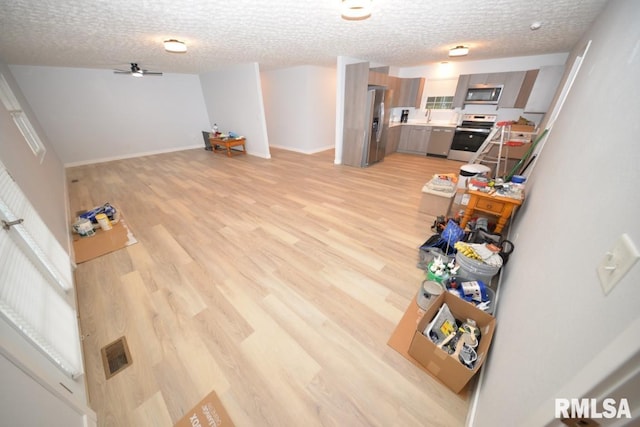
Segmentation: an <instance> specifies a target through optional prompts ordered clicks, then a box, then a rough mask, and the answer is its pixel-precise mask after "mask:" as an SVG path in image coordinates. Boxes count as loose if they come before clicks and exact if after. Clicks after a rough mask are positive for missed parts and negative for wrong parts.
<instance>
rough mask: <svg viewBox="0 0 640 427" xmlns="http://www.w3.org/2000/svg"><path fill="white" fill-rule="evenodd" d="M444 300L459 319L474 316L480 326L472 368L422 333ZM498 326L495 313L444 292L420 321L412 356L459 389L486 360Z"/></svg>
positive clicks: (438, 376)
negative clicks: (492, 314) (488, 312)
mask: <svg viewBox="0 0 640 427" xmlns="http://www.w3.org/2000/svg"><path fill="white" fill-rule="evenodd" d="M444 303H446V304H447V305H448V306H449V309H450V310H451V313H452V314H453V316H454V317H455V318H456V320H458V321H461V322H464V321H466V320H467V319H472V320H475V322H476V324H477V326H478V327H479V328H480V332H481V335H480V342H479V343H478V347H477V348H476V352H477V353H478V360H476V363H475V365H474V367H473V369H469V368H467V367H466V366H464V365H463V364H462V363H460V361H459V360H457V359H456V358H454V357H452V356H450V355H449V354H448V353H447V352H446V351H444V350H442V349H440V348H438V347H437V346H436V345H435V344H434V343H433V342H432V341H431V340H430V339H429V338H428V337H426V336H424V335H423V334H422V332H423V331H424V330H425V328H426V327H427V325H428V324H429V322H431V320H433V318H434V317H435V315H436V314H437V312H438V310H439V309H440V307H441V306H442V305H443V304H444ZM495 327H496V319H495V318H494V317H493V316H491V315H489V314H487V313H485V312H484V311H482V310H480V309H478V308H476V307H475V306H474V305H473V304H471V303H468V302H466V301H464V300H463V299H461V298H458V297H457V296H455V295H453V294H451V293H449V292H445V293H443V294H442V295H440V296H438V298H437V299H436V300H435V301H434V302H433V303H432V304H431V306H430V307H429V309H428V310H427V311H426V312H425V314H424V316H423V317H422V319H421V320H420V322H419V323H418V327H417V329H416V331H415V332H414V334H413V338H412V340H411V345H410V346H409V356H411V357H413V358H414V359H415V360H416V361H417V362H418V363H420V364H421V365H422V366H424V367H425V368H426V369H427V370H428V371H429V372H430V373H431V374H432V375H433V376H434V377H436V378H438V379H439V380H440V381H441V382H442V383H444V385H446V386H447V387H449V388H450V389H451V390H452V391H453V392H455V393H460V391H461V390H462V389H463V388H464V386H465V385H467V383H468V382H469V380H471V378H473V376H474V375H475V374H476V373H477V372H478V371H479V370H480V367H481V366H482V364H483V363H484V361H485V360H486V358H487V353H488V351H489V347H490V345H491V339H492V338H493V332H494V330H495Z"/></svg>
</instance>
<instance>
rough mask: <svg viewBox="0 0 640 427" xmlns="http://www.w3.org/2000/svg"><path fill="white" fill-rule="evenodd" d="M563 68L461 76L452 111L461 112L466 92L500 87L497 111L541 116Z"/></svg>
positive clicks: (545, 109) (553, 92) (554, 67)
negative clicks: (481, 86) (515, 110)
mask: <svg viewBox="0 0 640 427" xmlns="http://www.w3.org/2000/svg"><path fill="white" fill-rule="evenodd" d="M563 71H564V66H560V67H556V66H553V67H542V68H541V69H540V70H528V71H512V72H506V73H483V74H462V75H460V77H459V78H458V85H457V87H456V94H455V96H454V98H453V107H454V108H455V107H458V108H463V107H464V104H465V98H466V95H467V90H468V89H469V87H470V86H473V85H476V84H488V85H502V94H501V95H500V100H499V102H498V105H497V107H498V108H522V109H524V111H525V112H531V113H544V112H546V111H547V109H548V108H549V104H550V103H551V100H552V99H553V96H554V94H555V90H556V88H557V87H558V84H559V82H560V79H561V78H562V73H563Z"/></svg>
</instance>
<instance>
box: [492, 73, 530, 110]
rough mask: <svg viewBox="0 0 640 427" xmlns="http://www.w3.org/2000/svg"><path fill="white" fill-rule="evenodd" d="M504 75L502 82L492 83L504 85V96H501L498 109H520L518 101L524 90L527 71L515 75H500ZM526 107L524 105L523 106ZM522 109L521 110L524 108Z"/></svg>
mask: <svg viewBox="0 0 640 427" xmlns="http://www.w3.org/2000/svg"><path fill="white" fill-rule="evenodd" d="M499 74H502V76H501V82H502V83H500V82H492V83H497V84H502V85H503V86H502V94H501V95H500V101H499V102H498V108H518V107H517V106H516V100H517V99H518V95H519V94H520V90H521V89H522V83H523V82H524V78H525V76H526V74H527V72H526V71H516V72H513V73H499ZM522 107H524V105H522ZM522 107H520V108H522Z"/></svg>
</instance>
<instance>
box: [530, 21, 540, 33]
mask: <svg viewBox="0 0 640 427" xmlns="http://www.w3.org/2000/svg"><path fill="white" fill-rule="evenodd" d="M540 27H542V22H539V21H536V22H534V23H532V24H531V25H530V26H529V28H531V31H535V30H537V29H538V28H540Z"/></svg>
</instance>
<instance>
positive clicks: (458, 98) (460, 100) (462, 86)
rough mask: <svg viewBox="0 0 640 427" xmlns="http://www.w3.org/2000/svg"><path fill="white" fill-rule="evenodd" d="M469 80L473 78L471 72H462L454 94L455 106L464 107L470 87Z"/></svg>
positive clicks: (453, 105)
mask: <svg viewBox="0 0 640 427" xmlns="http://www.w3.org/2000/svg"><path fill="white" fill-rule="evenodd" d="M469 80H471V74H460V76H459V77H458V85H457V86H456V93H455V95H454V96H453V104H452V107H453V108H463V107H464V99H465V97H466V96H467V89H468V88H469V84H470V83H469Z"/></svg>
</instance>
